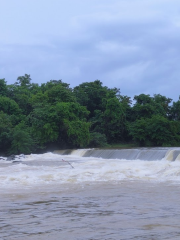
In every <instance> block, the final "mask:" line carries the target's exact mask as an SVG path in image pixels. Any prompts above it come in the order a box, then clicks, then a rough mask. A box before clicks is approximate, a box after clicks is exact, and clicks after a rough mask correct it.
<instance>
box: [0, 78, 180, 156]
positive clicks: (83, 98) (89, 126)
mask: <svg viewBox="0 0 180 240" xmlns="http://www.w3.org/2000/svg"><path fill="white" fill-rule="evenodd" d="M130 142H134V143H136V144H138V145H139V146H180V100H178V101H177V102H172V99H170V98H167V97H165V96H162V95H160V94H157V95H154V96H153V97H151V96H150V95H145V94H140V95H138V96H135V97H134V99H133V104H132V100H131V98H130V97H128V96H123V95H121V94H120V90H119V89H117V88H108V87H106V86H103V85H102V82H100V81H99V80H96V81H94V82H85V83H82V84H80V85H79V86H77V87H74V88H70V87H69V84H67V83H64V82H62V81H61V80H51V81H49V82H47V83H43V84H41V85H39V84H35V83H31V78H30V75H28V74H25V75H24V76H20V77H18V78H17V81H16V82H15V83H14V84H11V85H7V83H6V81H5V79H0V152H1V154H3V153H4V154H20V153H25V154H29V153H32V152H39V151H41V150H42V151H44V150H47V149H51V150H53V149H61V148H82V147H102V146H106V145H108V144H114V143H130Z"/></svg>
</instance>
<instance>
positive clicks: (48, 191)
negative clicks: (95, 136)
mask: <svg viewBox="0 0 180 240" xmlns="http://www.w3.org/2000/svg"><path fill="white" fill-rule="evenodd" d="M0 183H1V184H0V194H1V200H0V206H1V208H0V209H1V210H0V239H3V240H11V239H12V240H14V239H28V240H35V239H43V240H46V239H49V238H50V239H51V240H53V239H57V238H60V239H76V240H81V239H82V240H84V239H85V240H86V239H87V240H90V239H91V240H100V239H105V240H110V239H136V240H137V239H180V230H179V227H180V224H179V219H180V206H179V191H180V148H141V149H123V150H101V149H77V150H61V151H54V152H53V153H52V152H49V153H45V154H31V155H25V156H16V158H15V159H14V160H11V161H8V159H6V158H2V159H0Z"/></svg>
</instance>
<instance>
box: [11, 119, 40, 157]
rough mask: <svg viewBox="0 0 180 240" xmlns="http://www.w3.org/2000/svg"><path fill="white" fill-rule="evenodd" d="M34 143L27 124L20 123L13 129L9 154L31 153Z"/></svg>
mask: <svg viewBox="0 0 180 240" xmlns="http://www.w3.org/2000/svg"><path fill="white" fill-rule="evenodd" d="M34 145H35V142H34V140H33V139H32V137H31V135H30V132H29V130H28V128H27V126H26V125H25V124H24V123H20V124H18V125H17V126H16V127H15V128H14V129H13V131H12V142H11V147H10V149H9V154H22V153H23V154H30V153H31V152H32V150H33V148H34Z"/></svg>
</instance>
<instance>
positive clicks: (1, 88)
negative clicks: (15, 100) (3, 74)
mask: <svg viewBox="0 0 180 240" xmlns="http://www.w3.org/2000/svg"><path fill="white" fill-rule="evenodd" d="M7 91H8V88H7V85H6V81H5V79H4V78H2V79H0V95H2V96H6V95H7Z"/></svg>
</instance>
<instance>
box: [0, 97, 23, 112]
mask: <svg viewBox="0 0 180 240" xmlns="http://www.w3.org/2000/svg"><path fill="white" fill-rule="evenodd" d="M0 111H3V112H4V113H6V114H8V115H18V114H21V110H20V108H19V106H18V104H17V103H16V102H15V101H14V100H12V99H10V98H8V97H4V96H0Z"/></svg>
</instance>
